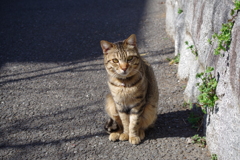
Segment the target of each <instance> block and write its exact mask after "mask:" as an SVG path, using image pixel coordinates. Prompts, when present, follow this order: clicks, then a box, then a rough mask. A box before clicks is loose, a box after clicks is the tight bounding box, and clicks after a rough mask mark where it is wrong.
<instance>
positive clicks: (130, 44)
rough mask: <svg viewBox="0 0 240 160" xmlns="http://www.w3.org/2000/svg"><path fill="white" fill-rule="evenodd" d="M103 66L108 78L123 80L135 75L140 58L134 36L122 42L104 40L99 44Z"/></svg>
mask: <svg viewBox="0 0 240 160" xmlns="http://www.w3.org/2000/svg"><path fill="white" fill-rule="evenodd" d="M100 44H101V47H102V50H103V54H104V65H105V67H106V70H107V72H108V74H109V75H110V76H113V77H116V78H122V79H125V78H127V77H131V76H132V75H134V74H136V73H137V72H138V70H139V67H140V62H141V57H140V55H139V53H138V50H137V39H136V35H134V34H132V35H131V36H130V37H128V38H127V39H125V40H124V41H122V42H116V43H111V42H108V41H105V40H102V41H101V42H100Z"/></svg>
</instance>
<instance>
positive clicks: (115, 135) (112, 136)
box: [108, 132, 120, 141]
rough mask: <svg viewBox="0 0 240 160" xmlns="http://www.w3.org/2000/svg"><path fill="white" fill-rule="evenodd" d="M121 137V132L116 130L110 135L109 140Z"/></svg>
mask: <svg viewBox="0 0 240 160" xmlns="http://www.w3.org/2000/svg"><path fill="white" fill-rule="evenodd" d="M119 137H120V133H117V132H114V133H111V134H110V135H109V138H108V139H109V140H110V141H117V140H118V139H119Z"/></svg>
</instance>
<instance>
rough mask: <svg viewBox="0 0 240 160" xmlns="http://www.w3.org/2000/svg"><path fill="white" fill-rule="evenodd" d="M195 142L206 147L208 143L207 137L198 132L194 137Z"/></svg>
mask: <svg viewBox="0 0 240 160" xmlns="http://www.w3.org/2000/svg"><path fill="white" fill-rule="evenodd" d="M191 139H192V140H193V143H196V144H199V147H202V148H205V147H206V145H207V143H206V137H204V136H203V137H200V136H199V135H198V134H196V135H194V136H193V137H192V138H191Z"/></svg>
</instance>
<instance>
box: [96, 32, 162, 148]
mask: <svg viewBox="0 0 240 160" xmlns="http://www.w3.org/2000/svg"><path fill="white" fill-rule="evenodd" d="M101 47H102V50H103V54H104V65H105V68H106V71H107V72H108V86H109V89H110V93H109V94H108V95H107V97H106V106H105V109H106V112H107V113H108V115H109V117H110V120H109V121H108V122H107V124H106V125H105V129H106V130H107V131H108V132H111V131H112V132H111V133H110V136H109V140H111V141H116V140H128V141H129V142H130V143H132V144H139V143H140V142H141V140H142V139H144V137H145V130H146V129H147V128H148V127H150V126H152V125H153V124H154V122H155V120H156V118H157V107H158V87H157V83H156V79H155V76H154V73H153V70H152V67H151V66H150V65H149V64H148V63H147V62H146V61H145V60H143V58H142V57H141V56H140V55H139V53H138V50H137V44H136V36H135V35H134V34H133V35H131V36H130V37H129V38H128V39H126V40H124V41H123V42H116V43H111V42H108V41H104V40H102V41H101ZM113 125H114V126H113ZM106 126H107V127H106ZM116 128H117V129H116Z"/></svg>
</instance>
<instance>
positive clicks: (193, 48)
mask: <svg viewBox="0 0 240 160" xmlns="http://www.w3.org/2000/svg"><path fill="white" fill-rule="evenodd" d="M185 44H186V45H187V46H188V47H187V49H190V50H191V52H192V54H194V55H195V56H196V57H198V52H197V50H196V48H195V47H194V45H189V44H188V41H185Z"/></svg>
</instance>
